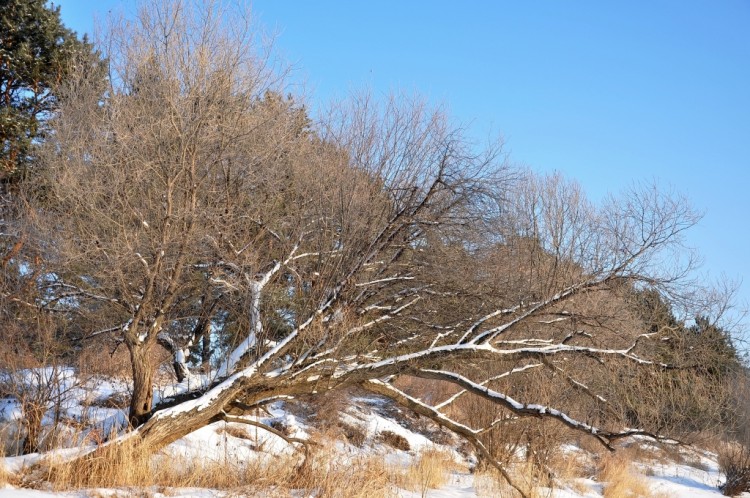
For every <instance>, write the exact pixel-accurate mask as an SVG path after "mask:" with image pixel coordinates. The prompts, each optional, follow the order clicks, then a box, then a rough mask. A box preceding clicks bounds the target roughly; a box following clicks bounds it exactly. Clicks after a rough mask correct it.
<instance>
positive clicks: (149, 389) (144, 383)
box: [128, 343, 154, 427]
mask: <svg viewBox="0 0 750 498" xmlns="http://www.w3.org/2000/svg"><path fill="white" fill-rule="evenodd" d="M128 349H129V350H130V365H131V367H132V371H133V396H132V397H131V398H130V413H129V414H128V422H129V423H130V426H131V427H138V426H139V425H141V424H143V423H144V422H145V421H146V420H148V418H149V416H150V415H151V408H152V404H153V401H154V388H153V380H154V369H153V366H152V365H151V359H150V358H149V352H150V349H151V348H150V344H144V343H137V344H128Z"/></svg>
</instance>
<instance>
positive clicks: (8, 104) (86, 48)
mask: <svg viewBox="0 0 750 498" xmlns="http://www.w3.org/2000/svg"><path fill="white" fill-rule="evenodd" d="M93 53H94V52H93V47H92V45H91V44H90V43H88V42H87V40H86V38H85V37H84V39H83V40H79V39H78V38H77V36H76V33H75V32H73V31H71V30H69V29H68V28H66V27H65V26H64V25H63V24H62V21H61V20H60V7H55V6H54V4H48V3H47V2H46V0H0V182H2V183H8V182H13V181H15V180H16V179H18V178H20V177H22V176H23V175H24V174H26V172H27V171H28V170H29V165H30V164H31V162H32V161H33V158H34V149H35V146H36V145H38V143H39V142H40V141H41V140H43V138H44V135H45V132H46V131H47V122H48V120H49V117H50V116H51V114H52V112H53V111H54V109H55V104H56V96H55V89H56V88H57V87H58V86H59V85H60V84H61V83H62V82H63V81H64V80H65V77H66V74H69V71H70V70H71V68H72V63H73V61H74V60H75V57H76V56H77V55H80V54H93ZM96 58H97V59H98V57H96Z"/></svg>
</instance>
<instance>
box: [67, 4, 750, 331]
mask: <svg viewBox="0 0 750 498" xmlns="http://www.w3.org/2000/svg"><path fill="white" fill-rule="evenodd" d="M55 3H56V4H58V5H61V7H62V16H63V20H64V21H65V23H66V24H67V25H68V26H69V27H71V28H72V29H74V30H76V31H78V32H79V33H82V32H91V31H92V26H93V20H94V18H95V16H98V18H99V19H102V18H104V17H105V16H106V13H107V11H108V10H110V9H115V10H117V9H124V10H126V11H128V10H132V9H133V7H132V6H133V4H134V2H133V1H131V0H99V1H97V2H93V1H88V0H62V1H57V2H55ZM253 10H254V11H255V15H256V17H257V19H258V21H259V22H260V25H261V26H262V27H263V28H264V29H265V30H266V31H268V32H270V33H276V35H277V38H276V43H275V45H276V48H277V49H278V50H279V51H280V53H281V55H282V57H284V59H285V60H286V61H288V62H290V63H292V64H293V66H294V68H295V70H294V73H293V78H294V79H295V80H296V81H298V82H304V83H305V88H306V93H308V94H309V95H311V98H312V99H313V100H314V101H315V100H318V101H326V100H328V99H330V98H334V97H336V96H343V95H346V93H347V92H349V91H350V90H352V89H358V88H362V87H368V88H371V89H373V90H374V91H375V92H379V93H387V92H388V91H390V90H399V89H400V90H405V91H407V92H417V93H420V94H423V95H425V96H426V97H427V98H428V100H429V101H431V102H433V103H435V104H445V105H446V106H447V108H448V109H449V112H450V114H451V115H452V116H454V117H455V118H456V120H457V121H459V122H462V123H464V124H466V125H467V126H468V127H469V129H470V131H471V133H472V134H473V135H474V136H476V137H477V138H478V139H484V138H486V137H488V136H490V135H492V136H494V135H498V134H499V135H501V136H502V137H504V139H505V143H506V149H505V150H506V152H508V153H509V154H510V160H511V161H514V162H516V163H519V164H525V165H527V166H529V167H530V168H532V169H534V170H536V171H542V172H551V171H560V172H562V173H564V174H565V175H566V176H568V177H572V178H574V179H576V180H577V181H579V182H580V183H581V184H582V185H583V186H584V188H585V189H586V191H587V192H588V193H589V194H590V195H591V197H592V198H594V199H599V198H601V197H602V196H604V195H605V194H606V193H607V192H617V191H619V190H620V189H622V188H624V187H627V186H629V185H630V184H632V183H633V182H634V181H647V182H650V181H653V180H655V181H657V182H658V183H659V184H661V185H663V186H665V187H672V188H674V189H676V190H677V191H679V192H682V193H684V194H685V195H686V196H688V197H689V198H690V199H691V200H692V202H693V204H694V206H695V207H696V208H697V209H698V210H700V211H702V212H703V213H704V214H705V216H704V218H703V220H702V221H701V223H700V224H699V226H698V227H696V228H695V229H693V230H692V232H691V233H690V234H689V243H690V244H692V245H693V246H696V247H697V248H698V249H699V250H700V251H701V253H702V254H703V256H704V260H705V265H704V267H703V270H704V271H705V272H706V273H707V274H708V275H709V277H711V278H720V277H721V276H722V275H726V276H727V277H729V278H732V279H742V280H744V283H743V285H742V289H741V292H740V295H739V300H740V302H741V303H747V302H748V301H750V254H748V250H747V247H748V243H749V242H750V221H748V219H749V218H748V217H750V194H749V193H748V189H749V188H750V1H748V0H720V1H715V2H709V1H697V0H682V1H667V0H651V1H645V0H643V1H631V2H618V3H615V2H602V1H593V0H592V1H583V0H581V1H571V2H562V1H535V2H511V1H492V0H484V1H465V2H457V1H453V2H448V1H436V0H433V1H427V0H424V1H411V2H406V1H403V0H400V1H396V0H380V1H370V2H359V1H344V0H339V1H330V0H318V1H315V2H311V1H304V2H303V1H298V2H294V1H279V0H256V1H255V2H254V3H253ZM745 324H748V325H750V320H745Z"/></svg>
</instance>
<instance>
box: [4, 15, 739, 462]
mask: <svg viewBox="0 0 750 498" xmlns="http://www.w3.org/2000/svg"><path fill="white" fill-rule="evenodd" d="M242 14H243V13H242V12H236V11H231V12H230V11H225V10H221V8H220V6H219V5H218V4H213V3H210V2H209V3H199V5H198V6H197V7H196V6H195V5H194V4H193V3H189V2H167V3H164V4H154V5H151V6H146V7H145V8H144V9H142V10H141V12H140V14H139V15H138V17H137V18H135V19H133V20H125V21H120V22H119V23H115V24H114V25H113V27H112V28H111V30H110V37H109V38H108V39H107V42H106V43H104V44H103V45H102V48H103V50H104V52H105V54H106V56H107V57H108V60H109V67H110V70H109V74H108V77H107V78H106V79H105V78H103V77H102V75H101V74H100V73H97V72H94V71H92V72H85V71H84V72H78V73H77V74H75V75H73V76H72V77H71V78H70V79H69V80H68V81H67V82H66V83H65V84H64V85H63V86H61V87H60V89H59V91H60V92H61V95H64V97H65V98H63V99H61V100H60V105H59V107H58V108H57V111H56V114H55V116H54V118H53V119H52V120H51V121H50V126H51V127H52V129H53V130H54V133H52V134H50V136H49V137H48V139H47V140H46V142H45V144H44V147H43V150H42V153H41V154H40V157H39V159H38V161H39V162H38V164H37V166H35V168H34V169H35V172H36V173H35V175H34V176H33V177H30V178H28V180H27V181H26V182H25V183H23V184H22V185H21V187H20V190H21V192H20V193H19V195H18V196H17V198H16V201H17V202H16V204H15V205H14V210H13V211H12V213H13V214H12V216H9V217H8V220H7V221H6V222H5V225H6V228H5V230H4V234H3V244H4V245H3V258H2V266H3V278H4V280H3V282H2V284H3V288H2V303H0V304H2V317H1V318H0V320H2V324H0V326H1V327H2V330H3V332H2V333H3V334H4V335H5V336H6V338H7V339H9V340H7V341H5V342H6V344H9V345H14V344H15V345H19V344H24V342H25V341H26V339H27V338H32V337H36V336H38V335H39V334H40V331H41V330H44V331H45V332H44V337H45V338H46V339H45V340H46V342H45V344H54V345H55V346H56V348H55V349H54V351H55V355H56V356H55V358H57V360H56V361H59V360H60V359H65V360H66V361H70V362H71V363H73V362H74V361H75V359H76V358H77V357H80V356H81V355H82V354H83V353H84V352H85V351H86V350H87V348H89V347H91V345H95V347H96V348H100V349H102V348H106V349H107V350H116V349H117V348H118V347H124V348H127V351H128V356H129V363H130V368H131V373H132V386H133V392H132V396H131V401H130V408H129V421H130V431H129V432H127V434H126V435H124V436H122V437H123V438H129V439H130V440H132V441H141V442H143V443H144V445H146V446H147V447H149V448H158V447H161V446H163V445H165V444H168V443H169V442H171V441H174V440H175V439H177V438H179V437H181V436H183V435H185V434H187V433H189V432H191V431H193V430H195V429H197V428H199V427H201V426H202V425H205V424H208V423H210V422H212V421H215V420H220V419H222V418H225V417H226V416H227V415H226V412H227V411H228V410H229V409H230V408H232V407H234V408H238V407H239V408H241V409H243V410H248V409H251V408H255V407H259V406H262V405H264V404H267V403H269V402H271V401H273V400H276V399H279V398H282V397H283V398H285V399H287V398H289V397H295V396H301V395H309V394H311V393H324V392H326V391H330V390H336V389H343V388H348V387H352V386H358V387H361V388H364V389H366V390H369V391H372V392H374V393H377V394H380V395H383V396H385V397H388V398H390V399H392V400H393V401H394V402H396V403H398V404H401V405H403V406H404V407H407V408H409V409H411V410H413V411H414V412H416V413H418V414H420V415H424V416H426V417H428V418H430V419H432V420H433V421H434V422H435V423H437V424H439V425H441V426H443V427H445V428H447V429H449V430H451V431H453V432H455V433H457V434H459V435H461V436H462V437H464V438H465V439H466V440H467V441H469V442H470V443H471V444H472V445H473V446H474V447H475V449H476V451H477V453H478V454H479V455H480V456H481V457H482V459H484V460H485V461H486V462H487V463H489V464H490V465H494V466H496V467H497V468H498V469H499V470H500V471H501V472H504V467H503V458H502V452H503V451H504V449H505V450H507V445H508V444H511V443H514V444H527V443H528V444H531V441H532V440H533V439H534V437H533V434H535V432H534V431H537V432H538V431H542V430H546V429H544V428H545V427H547V425H545V424H549V423H550V422H552V423H554V424H560V425H561V426H567V427H568V428H570V429H572V430H574V431H577V432H580V433H583V434H588V435H589V436H591V437H592V438H594V439H595V440H598V441H599V442H601V443H602V444H603V445H605V446H607V447H611V445H612V444H613V443H614V442H615V441H616V440H618V439H621V438H623V437H627V436H629V435H633V434H654V435H656V434H657V433H660V434H661V433H664V434H673V435H674V434H677V435H684V434H686V433H690V432H695V431H701V430H705V429H707V428H709V427H712V426H713V427H719V426H722V424H724V425H723V426H724V427H728V426H729V425H730V422H731V420H730V419H731V417H732V410H731V407H732V402H731V397H730V393H729V391H728V390H727V389H726V385H727V383H728V382H729V379H731V378H732V376H733V375H736V374H737V372H738V371H739V370H740V366H741V365H740V362H739V359H738V355H737V352H736V351H735V350H734V349H733V347H732V341H731V339H730V338H729V336H728V335H727V333H726V331H724V330H723V329H721V327H720V326H719V325H717V324H718V322H717V320H718V318H720V315H719V313H718V311H720V310H719V308H720V307H721V305H723V303H724V302H725V300H724V297H725V296H718V297H716V295H714V297H713V298H712V299H703V298H704V297H705V296H707V295H708V294H705V293H704V294H700V293H699V292H698V288H699V286H698V285H697V283H696V282H695V281H694V280H691V278H692V276H693V275H694V273H693V271H694V269H695V268H694V267H695V257H694V255H693V253H692V252H691V251H690V250H689V249H687V248H686V247H685V246H684V244H683V234H684V232H685V231H686V230H688V229H690V228H691V227H692V226H694V225H695V224H696V222H697V221H698V219H699V216H698V215H697V214H696V213H695V212H694V211H693V210H692V208H691V207H690V206H689V203H688V202H687V200H686V199H684V198H682V197H680V196H677V195H674V194H672V193H670V192H664V191H660V190H658V189H656V188H654V187H652V186H635V187H632V188H630V189H629V190H627V191H625V192H623V193H622V194H621V195H619V196H612V197H611V198H608V199H607V200H606V201H604V202H603V203H601V204H594V203H592V202H590V201H589V200H587V198H586V196H585V194H584V192H582V190H581V188H580V187H579V186H578V185H577V184H575V183H574V182H571V181H568V180H566V179H564V178H562V177H561V176H560V175H552V176H540V175H536V174H533V173H530V172H527V171H522V170H519V169H517V168H514V167H512V166H510V165H509V164H507V163H506V162H505V159H504V158H505V156H504V155H503V154H502V151H501V147H500V145H501V144H499V143H498V144H493V145H490V146H489V147H487V148H484V149H478V148H477V147H476V146H475V144H473V143H472V142H471V141H470V140H469V139H468V138H467V137H466V136H465V134H464V132H463V130H462V129H461V128H460V127H455V126H453V125H452V124H451V122H450V120H449V119H447V117H446V116H445V115H444V113H442V112H440V111H439V110H438V111H435V110H432V109H430V108H429V107H428V106H427V105H426V104H425V103H424V102H422V101H420V100H419V99H416V98H408V97H403V96H394V97H390V98H386V99H384V100H378V99H375V98H373V97H371V96H369V95H357V96H354V97H352V98H350V99H349V100H347V101H345V102H339V103H337V104H335V105H333V106H331V107H330V108H329V110H328V111H327V112H324V113H321V114H320V115H318V116H312V115H310V114H309V112H308V111H307V109H306V108H305V106H304V105H302V104H301V103H300V102H299V101H298V100H296V99H295V98H294V97H292V96H287V95H285V91H284V88H285V87H284V78H283V74H282V72H280V71H279V70H278V68H277V67H275V65H274V64H273V59H272V58H271V56H270V55H269V53H270V52H268V51H266V50H265V49H263V47H259V46H258V44H257V43H256V40H254V33H255V32H254V30H253V26H252V24H251V23H250V22H249V17H247V16H246V15H242ZM695 317H697V318H698V319H697V320H695V321H694V324H693V322H692V321H686V319H692V318H695ZM27 345H28V344H27ZM16 347H17V346H16ZM29 348H30V350H28V351H25V352H24V355H25V356H24V357H28V358H31V359H33V358H36V359H37V360H41V359H43V358H42V356H44V355H40V354H37V353H40V352H41V350H39V351H34V348H33V346H32V345H29ZM161 350H164V351H167V352H168V356H169V357H170V360H169V362H170V363H171V364H172V368H173V371H174V375H175V377H176V378H177V380H179V381H182V380H184V379H188V378H189V377H190V376H191V375H193V374H195V373H197V372H199V371H201V372H203V373H204V374H207V375H208V376H209V378H210V381H209V382H208V383H207V384H198V385H197V386H195V385H194V386H193V387H192V388H191V389H190V390H189V392H188V393H187V394H186V395H185V397H184V399H183V398H179V399H174V400H170V401H168V402H165V403H164V404H163V405H161V406H154V404H153V380H154V374H155V372H156V370H157V368H158V367H159V363H158V361H156V358H157V355H156V353H157V352H158V351H161ZM49 351H50V349H49V348H45V349H44V352H45V355H47V354H48V353H49ZM47 357H48V356H44V358H47ZM696 394H698V395H696ZM529 419H531V420H533V421H534V422H533V423H532V424H528V423H527V422H525V421H526V420H529ZM524 424H525V425H524ZM509 428H510V429H509ZM513 428H515V429H513ZM503 434H505V435H506V436H503V437H505V438H506V439H502V438H501V439H502V440H501V442H500V443H498V441H499V440H498V438H500V437H501V435H503ZM507 434H514V435H516V436H517V437H515V436H514V437H515V440H514V441H511V440H510V439H508V437H507ZM524 438H526V439H527V441H526V442H524ZM511 439H512V438H511ZM33 447H34V445H33V444H30V445H28V446H27V449H29V450H31V449H32V448H33ZM542 463H543V462H542Z"/></svg>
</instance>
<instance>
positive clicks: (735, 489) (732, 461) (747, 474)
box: [719, 443, 750, 496]
mask: <svg viewBox="0 0 750 498" xmlns="http://www.w3.org/2000/svg"><path fill="white" fill-rule="evenodd" d="M719 470H720V471H721V473H722V474H724V476H725V478H726V480H725V482H724V484H722V485H721V486H720V487H721V492H722V493H723V494H724V496H737V495H740V494H742V493H744V492H746V491H750V450H749V449H748V448H747V446H744V445H740V444H738V443H731V444H726V445H724V446H723V447H722V448H721V449H720V450H719Z"/></svg>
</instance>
